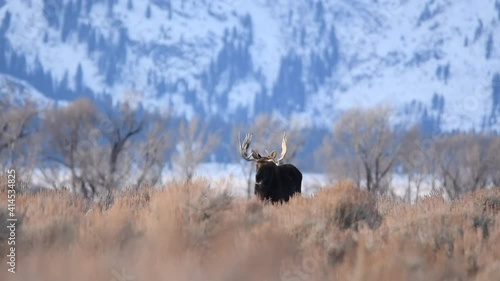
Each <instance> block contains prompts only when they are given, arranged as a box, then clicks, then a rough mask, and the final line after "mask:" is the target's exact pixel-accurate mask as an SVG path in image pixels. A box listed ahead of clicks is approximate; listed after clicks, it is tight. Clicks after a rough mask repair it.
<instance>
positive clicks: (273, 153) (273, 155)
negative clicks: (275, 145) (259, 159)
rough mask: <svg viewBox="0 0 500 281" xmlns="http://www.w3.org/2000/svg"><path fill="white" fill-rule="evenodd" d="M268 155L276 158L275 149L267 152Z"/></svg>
mask: <svg viewBox="0 0 500 281" xmlns="http://www.w3.org/2000/svg"><path fill="white" fill-rule="evenodd" d="M269 156H270V157H271V158H272V159H276V150H273V151H271V153H270V154H269Z"/></svg>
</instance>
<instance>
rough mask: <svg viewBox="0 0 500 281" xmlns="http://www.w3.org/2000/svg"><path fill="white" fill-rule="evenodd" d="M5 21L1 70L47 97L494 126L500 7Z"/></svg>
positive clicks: (392, 5) (323, 119) (118, 2)
mask: <svg viewBox="0 0 500 281" xmlns="http://www.w3.org/2000/svg"><path fill="white" fill-rule="evenodd" d="M0 3H2V2H0ZM0 19H2V28H1V29H0V37H1V39H2V42H3V43H2V44H0V50H1V51H2V52H1V53H0V73H5V74H9V75H11V76H12V77H16V78H17V79H21V80H25V81H26V82H27V83H31V84H32V85H33V87H34V88H36V89H37V90H38V91H40V92H42V93H44V94H45V95H46V96H47V97H48V98H51V99H56V100H59V99H69V100H70V99H73V98H75V97H77V96H79V95H89V96H102V95H110V96H112V97H113V98H114V100H115V101H119V100H129V101H133V102H138V103H142V104H143V105H144V106H146V107H147V108H160V109H164V110H173V111H174V112H175V113H176V114H177V115H178V116H185V117H188V118H190V117H191V116H193V115H195V114H201V115H205V116H208V117H210V116H216V117H219V118H221V119H222V120H224V121H225V122H227V123H230V122H233V121H234V120H247V119H252V118H253V117H254V116H255V114H257V113H259V112H262V111H274V112H275V113H278V114H280V115H282V116H285V117H287V118H288V116H295V117H299V119H300V118H302V119H308V120H313V122H314V124H315V125H316V126H326V127H329V126H330V124H331V123H332V121H333V119H334V118H335V117H336V116H338V114H339V113H340V112H341V111H342V110H345V109H347V108H349V107H351V106H369V105H374V104H378V103H389V104H392V105H394V106H395V108H397V109H398V110H399V111H398V114H399V115H398V116H399V118H400V119H401V120H410V119H412V120H413V119H415V120H420V119H425V118H434V119H436V120H439V122H440V124H437V126H439V127H440V128H441V129H445V130H449V129H457V128H458V129H466V128H472V127H474V128H480V127H489V128H495V127H498V122H497V121H496V116H497V115H498V114H499V113H500V86H499V85H500V78H498V82H495V81H497V80H495V77H496V76H495V75H500V74H499V73H500V26H499V21H500V1H498V0H480V1H476V2H474V3H472V2H470V1H465V0H459V1H451V0H428V1H417V0H379V1H376V0H375V1H373V0H339V1H320V0H301V1H290V0H278V1H271V0H255V1H237V0H218V1H199V0H198V1H196V0H186V1H180V0H179V1H174V0H172V1H170V0H150V1H138V0H100V1H99V0H94V1H91V0H64V1H59V0H57V1H56V0H46V1H42V0H21V1H9V2H4V3H2V4H0ZM497 83H498V85H497ZM436 100H437V101H439V102H438V103H437V104H438V105H439V106H437V107H436V102H435V101H436ZM412 107H413V108H412ZM434 119H432V120H434ZM426 120H427V119H426ZM305 123H307V124H309V123H308V122H305Z"/></svg>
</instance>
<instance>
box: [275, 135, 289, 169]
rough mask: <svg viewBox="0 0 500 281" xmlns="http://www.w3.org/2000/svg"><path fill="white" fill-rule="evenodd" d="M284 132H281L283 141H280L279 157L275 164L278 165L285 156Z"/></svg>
mask: <svg viewBox="0 0 500 281" xmlns="http://www.w3.org/2000/svg"><path fill="white" fill-rule="evenodd" d="M286 140H287V139H286V132H283V139H282V140H281V155H280V157H279V158H278V159H277V160H276V163H277V164H279V162H280V161H281V160H283V158H285V155H286Z"/></svg>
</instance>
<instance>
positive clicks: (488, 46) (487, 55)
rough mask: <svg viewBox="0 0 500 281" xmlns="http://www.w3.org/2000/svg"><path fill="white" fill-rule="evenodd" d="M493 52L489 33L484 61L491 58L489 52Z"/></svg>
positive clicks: (491, 38) (491, 36) (491, 37)
mask: <svg viewBox="0 0 500 281" xmlns="http://www.w3.org/2000/svg"><path fill="white" fill-rule="evenodd" d="M492 50H493V34H491V33H490V35H489V36H488V41H486V59H487V60H489V59H490V58H491V52H492Z"/></svg>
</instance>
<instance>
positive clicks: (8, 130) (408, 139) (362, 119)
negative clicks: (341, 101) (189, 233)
mask: <svg viewBox="0 0 500 281" xmlns="http://www.w3.org/2000/svg"><path fill="white" fill-rule="evenodd" d="M0 112H1V115H0V155H1V159H2V161H1V162H0V164H1V165H2V170H4V171H5V170H6V169H7V168H16V169H18V170H19V172H18V174H19V175H21V176H22V180H24V181H25V182H27V183H29V184H30V185H33V184H36V183H37V182H43V183H44V185H45V187H51V188H55V189H61V188H65V189H69V190H70V191H72V192H74V193H76V194H81V195H83V196H85V197H87V198H94V197H96V196H98V195H99V194H103V193H104V194H105V193H107V192H110V191H112V190H116V189H121V188H124V187H134V188H140V187H141V186H144V185H149V186H161V185H162V184H163V181H164V177H162V174H163V173H164V171H165V170H166V168H167V166H168V168H170V169H173V170H175V172H176V174H177V175H179V176H180V177H181V178H182V180H184V181H186V182H189V181H191V180H192V179H193V177H194V176H195V171H196V169H197V167H198V165H199V164H200V163H202V162H204V161H206V160H207V156H208V155H210V153H211V152H212V151H213V150H214V149H215V148H216V147H219V148H220V147H221V146H224V150H225V151H227V153H228V155H232V161H233V162H234V163H239V165H240V166H241V169H242V170H241V171H242V174H243V175H244V177H245V187H246V191H247V196H248V197H251V194H252V188H253V173H254V172H255V171H254V167H253V165H251V164H249V163H247V162H245V161H243V160H242V159H241V158H240V157H239V154H238V153H237V145H238V134H239V133H244V132H252V133H253V134H254V135H255V137H256V142H255V145H256V147H257V148H258V149H260V150H261V151H265V150H269V151H271V150H273V149H275V148H276V147H279V141H280V137H281V135H282V134H283V132H284V131H287V135H288V136H289V137H288V139H289V145H288V147H289V151H288V154H287V157H286V158H285V160H284V162H285V163H287V162H288V163H289V162H294V163H295V164H297V163H298V166H299V168H300V167H305V166H312V167H315V168H316V169H317V170H319V171H321V172H323V173H324V174H325V175H326V176H327V178H328V180H329V181H330V182H334V181H338V180H343V179H350V180H352V181H353V182H354V183H355V184H356V185H357V186H359V187H360V188H365V189H367V190H369V191H371V192H373V193H376V194H385V193H387V192H390V191H391V188H393V187H394V186H393V179H394V177H395V176H400V177H403V178H405V179H406V186H405V187H406V195H405V197H406V198H407V199H408V200H412V198H413V199H415V198H416V199H418V194H419V193H420V191H421V189H422V187H423V186H427V187H430V188H431V189H432V190H434V191H437V192H442V193H444V195H446V196H447V197H448V198H450V199H455V198H459V197H460V196H462V195H463V194H465V193H467V192H470V191H474V190H478V189H483V188H488V187H492V186H495V187H498V186H500V171H499V169H498V167H500V153H498V152H499V151H500V138H499V137H498V135H497V134H495V133H488V134H487V133H483V132H455V133H449V134H439V135H426V134H424V133H422V131H421V130H420V128H419V126H418V125H414V126H408V127H407V128H406V129H404V130H401V129H398V130H396V129H395V127H394V124H393V123H392V122H391V119H390V118H391V116H392V111H391V110H390V108H387V107H373V108H368V109H361V108H353V109H350V110H348V111H346V112H344V113H343V114H341V116H340V117H339V118H338V119H337V120H336V121H335V122H334V123H333V125H332V128H331V131H330V133H328V134H326V135H325V137H324V138H323V140H322V142H321V144H320V145H318V147H317V148H316V149H315V152H314V155H313V157H310V158H307V159H305V158H304V157H300V153H299V152H300V151H301V150H302V149H303V147H304V145H305V144H306V143H307V142H308V141H311V140H309V139H308V135H307V131H306V130H304V129H302V128H301V127H299V126H296V125H294V123H293V122H290V121H289V120H284V119H279V118H277V117H276V116H274V115H271V114H261V115H259V116H257V117H256V118H255V120H254V121H255V122H253V123H252V124H234V127H233V131H232V132H231V135H232V138H231V139H230V140H229V141H222V140H221V136H220V134H218V133H217V132H214V131H211V130H208V127H207V126H206V124H205V122H204V121H203V120H200V119H198V118H192V119H191V120H189V121H186V120H183V121H180V122H178V123H175V124H173V122H174V121H173V118H171V117H170V116H169V115H168V114H157V113H147V112H145V111H144V110H140V109H137V108H133V107H132V106H130V105H129V104H127V103H123V104H121V105H119V107H118V109H117V110H116V109H115V110H112V109H103V108H99V107H98V106H97V105H96V104H95V103H94V102H93V101H91V100H89V99H88V98H80V99H77V100H75V101H73V102H70V103H68V104H67V105H64V106H60V105H59V106H48V107H46V108H43V109H41V108H40V107H37V106H36V105H35V104H34V103H32V102H30V101H28V100H24V101H19V100H18V99H15V98H9V96H8V95H5V98H2V99H1V100H0ZM311 159H313V160H312V161H313V162H314V163H311Z"/></svg>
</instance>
